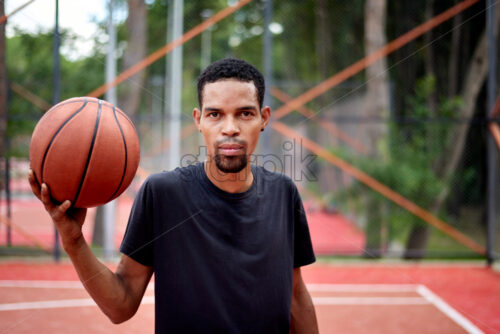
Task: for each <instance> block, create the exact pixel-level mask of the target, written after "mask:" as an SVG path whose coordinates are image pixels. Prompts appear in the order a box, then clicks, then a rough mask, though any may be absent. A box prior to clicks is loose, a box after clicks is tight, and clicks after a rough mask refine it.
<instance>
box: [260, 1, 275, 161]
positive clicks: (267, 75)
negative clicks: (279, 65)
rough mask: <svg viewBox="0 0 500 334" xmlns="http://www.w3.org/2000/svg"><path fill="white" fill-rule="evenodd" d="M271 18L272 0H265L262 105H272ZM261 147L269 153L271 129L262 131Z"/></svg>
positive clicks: (265, 152)
mask: <svg viewBox="0 0 500 334" xmlns="http://www.w3.org/2000/svg"><path fill="white" fill-rule="evenodd" d="M272 19H273V0H266V2H265V7H264V48H263V50H262V58H263V64H264V79H265V80H266V91H265V92H264V106H269V107H272V103H271V102H272V101H271V94H270V92H269V90H270V89H271V87H272V85H273V58H272V57H273V51H272V49H273V36H272V33H271V30H270V29H269V26H270V25H271V22H272ZM261 142H262V146H261V147H262V148H263V151H264V152H263V153H264V154H269V153H271V131H269V130H267V131H264V132H263V133H262V138H261Z"/></svg>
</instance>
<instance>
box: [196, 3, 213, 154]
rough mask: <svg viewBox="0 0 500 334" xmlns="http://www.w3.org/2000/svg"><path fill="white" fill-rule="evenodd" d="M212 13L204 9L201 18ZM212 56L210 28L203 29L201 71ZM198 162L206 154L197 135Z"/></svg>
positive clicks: (200, 136)
mask: <svg viewBox="0 0 500 334" xmlns="http://www.w3.org/2000/svg"><path fill="white" fill-rule="evenodd" d="M212 14H213V12H212V11H211V10H210V9H204V10H203V11H202V12H201V17H202V18H203V20H204V21H205V20H207V19H208V18H210V17H211V16H212ZM211 56H212V27H210V28H208V29H205V30H204V31H203V32H202V33H201V64H200V65H201V70H202V71H203V70H204V69H205V68H207V66H208V65H210V63H211ZM198 144H199V148H198V152H197V153H198V161H204V160H205V159H206V152H205V150H204V149H203V150H202V148H203V147H205V139H204V138H203V136H202V135H201V133H198Z"/></svg>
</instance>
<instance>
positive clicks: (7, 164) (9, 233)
mask: <svg viewBox="0 0 500 334" xmlns="http://www.w3.org/2000/svg"><path fill="white" fill-rule="evenodd" d="M8 149H9V140H7V147H6V151H7V150H8ZM5 199H6V201H7V220H8V221H9V222H10V221H11V219H12V213H11V205H12V203H11V196H10V157H9V156H8V155H7V154H6V155H5ZM7 246H9V247H10V246H12V229H11V227H10V224H9V225H7Z"/></svg>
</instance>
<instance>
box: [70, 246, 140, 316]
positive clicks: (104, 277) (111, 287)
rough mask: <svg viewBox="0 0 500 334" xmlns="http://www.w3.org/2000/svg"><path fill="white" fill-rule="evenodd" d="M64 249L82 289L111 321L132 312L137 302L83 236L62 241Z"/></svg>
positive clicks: (134, 310) (130, 314) (129, 314)
mask: <svg viewBox="0 0 500 334" xmlns="http://www.w3.org/2000/svg"><path fill="white" fill-rule="evenodd" d="M63 245H64V244H63ZM64 249H65V250H66V252H67V253H68V255H69V257H70V259H71V261H72V263H73V265H74V267H75V269H76V271H77V273H78V276H79V278H80V280H81V281H82V283H83V285H84V286H85V289H86V290H87V291H88V293H89V294H90V296H91V297H92V298H93V299H94V301H95V302H96V304H97V305H98V306H99V308H100V309H101V310H102V311H103V312H104V313H105V314H106V315H107V316H108V317H109V318H110V320H111V321H112V322H114V323H119V322H123V321H125V320H127V319H129V318H130V317H132V315H134V313H135V312H136V310H137V307H138V302H135V303H134V301H133V300H132V299H133V298H131V297H132V296H131V295H130V293H129V292H128V291H127V286H126V284H125V283H124V281H123V280H122V279H121V277H120V276H119V275H117V274H115V273H113V272H112V271H111V270H110V269H109V268H108V267H106V266H105V265H104V264H103V263H101V262H100V261H99V260H98V259H97V258H96V256H95V255H94V254H93V253H92V250H91V249H90V247H89V246H88V244H87V243H86V242H85V240H84V239H83V237H82V238H80V239H79V240H77V241H75V242H72V243H70V244H69V245H68V244H66V245H64ZM139 302H140V301H139ZM136 304H137V305H136Z"/></svg>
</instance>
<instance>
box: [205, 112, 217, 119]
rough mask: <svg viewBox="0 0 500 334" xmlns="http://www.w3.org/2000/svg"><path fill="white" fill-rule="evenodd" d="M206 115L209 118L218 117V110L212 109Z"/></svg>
mask: <svg viewBox="0 0 500 334" xmlns="http://www.w3.org/2000/svg"><path fill="white" fill-rule="evenodd" d="M208 117H210V118H217V117H219V112H218V111H212V112H211V113H209V114H208Z"/></svg>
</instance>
